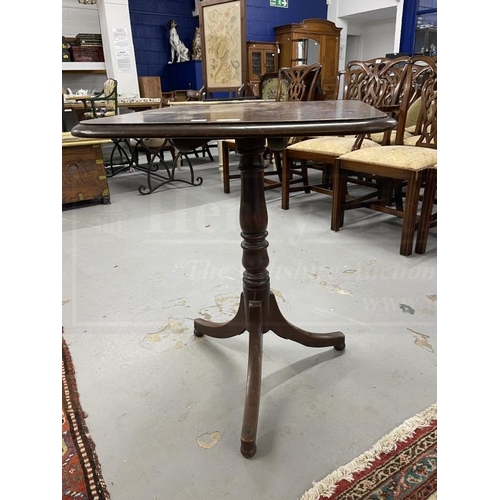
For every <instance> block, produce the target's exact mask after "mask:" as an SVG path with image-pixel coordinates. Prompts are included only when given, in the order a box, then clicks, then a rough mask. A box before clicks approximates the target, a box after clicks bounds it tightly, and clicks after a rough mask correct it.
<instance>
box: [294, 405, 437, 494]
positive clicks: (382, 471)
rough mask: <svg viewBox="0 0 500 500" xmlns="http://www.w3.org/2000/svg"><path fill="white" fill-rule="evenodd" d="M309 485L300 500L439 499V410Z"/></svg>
mask: <svg viewBox="0 0 500 500" xmlns="http://www.w3.org/2000/svg"><path fill="white" fill-rule="evenodd" d="M313 484H314V486H313V487H312V488H311V489H310V490H308V491H306V493H304V495H303V496H302V498H301V500H431V499H437V493H436V492H437V405H436V404H434V405H432V406H430V407H429V408H427V409H426V410H425V411H423V412H422V413H419V414H417V415H415V416H414V417H412V418H410V419H408V420H406V421H405V422H404V423H403V424H402V425H400V426H399V427H397V428H396V429H394V430H393V431H392V432H391V433H390V434H387V435H386V436H384V437H383V438H382V439H381V440H380V441H378V442H377V443H376V444H375V445H374V446H373V447H372V448H371V449H370V450H369V451H367V452H366V453H363V455H361V456H359V457H357V458H355V459H354V460H352V461H351V462H349V463H348V464H347V465H344V466H342V467H340V468H339V469H337V470H336V471H334V472H332V473H331V474H330V475H328V476H327V477H325V478H324V479H323V480H322V481H320V482H319V483H313Z"/></svg>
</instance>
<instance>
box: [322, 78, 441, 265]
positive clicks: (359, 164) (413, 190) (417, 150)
mask: <svg viewBox="0 0 500 500" xmlns="http://www.w3.org/2000/svg"><path fill="white" fill-rule="evenodd" d="M421 97H422V106H421V108H420V115H419V119H418V124H417V129H418V130H419V132H420V135H419V136H418V139H417V141H416V142H415V144H414V145H412V146H408V145H407V146H405V145H396V146H390V145H388V146H381V147H378V148H367V149H359V150H357V151H352V152H350V153H347V154H345V155H341V156H340V157H339V158H337V159H336V161H335V163H334V166H333V192H332V223H331V228H332V229H333V230H334V231H339V229H340V228H341V227H342V226H343V224H344V214H345V211H346V210H350V209H359V208H368V209H371V210H375V211H378V212H383V213H386V214H391V215H394V216H396V217H399V218H401V219H402V229H401V241H400V254H401V255H405V256H408V255H411V254H412V252H413V242H414V237H415V231H416V230H418V237H417V238H418V244H417V248H416V252H417V253H424V252H425V250H426V243H427V235H428V231H429V227H430V226H431V224H432V213H431V212H432V204H433V201H434V193H435V189H436V167H437V75H436V76H434V77H428V78H427V79H426V80H425V81H424V83H423V85H422V88H421ZM353 173H356V174H358V173H362V174H368V175H373V176H376V177H377V178H381V179H384V180H385V181H386V182H385V185H386V186H389V188H388V189H386V190H384V191H381V193H383V194H385V196H380V197H379V198H378V199H376V200H370V201H363V200H360V198H357V197H353V196H352V195H351V196H347V182H348V177H349V176H350V175H352V174H353ZM393 181H394V182H396V183H399V182H401V181H404V182H405V184H406V192H405V196H404V207H403V209H401V208H400V207H397V206H394V200H393V197H392V193H393V191H392V190H391V188H390V186H391V182H393ZM422 186H424V196H423V198H424V203H423V208H422V209H421V211H420V214H419V213H418V209H419V204H420V199H421V197H420V194H421V188H422Z"/></svg>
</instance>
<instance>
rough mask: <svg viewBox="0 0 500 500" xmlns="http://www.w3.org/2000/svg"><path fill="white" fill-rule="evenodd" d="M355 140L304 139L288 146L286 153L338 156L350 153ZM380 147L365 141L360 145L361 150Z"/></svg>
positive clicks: (334, 138) (348, 138)
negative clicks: (298, 152)
mask: <svg viewBox="0 0 500 500" xmlns="http://www.w3.org/2000/svg"><path fill="white" fill-rule="evenodd" d="M355 140H356V137H355V136H350V137H317V138H314V139H306V140H305V141H301V142H298V143H297V144H293V145H292V146H288V148H287V151H288V152H291V151H302V152H308V153H324V154H327V155H335V156H340V155H343V154H346V153H349V152H350V151H352V147H353V145H354V142H355ZM374 146H376V147H381V146H380V144H377V143H376V142H374V141H370V140H368V139H365V140H364V141H363V142H362V143H361V148H362V149H365V148H372V147H374Z"/></svg>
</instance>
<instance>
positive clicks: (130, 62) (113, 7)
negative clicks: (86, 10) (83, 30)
mask: <svg viewBox="0 0 500 500" xmlns="http://www.w3.org/2000/svg"><path fill="white" fill-rule="evenodd" d="M97 8H98V11H99V23H100V25H101V36H102V44H103V50H104V60H105V61H106V73H107V75H108V78H114V79H115V80H117V81H118V93H119V94H122V93H123V92H132V93H134V94H137V96H139V82H138V80H137V65H136V62H135V52H134V42H133V40H132V29H131V26H130V14H129V10H128V0H98V1H97Z"/></svg>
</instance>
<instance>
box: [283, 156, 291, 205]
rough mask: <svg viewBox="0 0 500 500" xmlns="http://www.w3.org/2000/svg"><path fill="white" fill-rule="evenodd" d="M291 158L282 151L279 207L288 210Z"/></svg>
mask: <svg viewBox="0 0 500 500" xmlns="http://www.w3.org/2000/svg"><path fill="white" fill-rule="evenodd" d="M291 161H292V160H291V159H290V158H288V155H287V154H286V149H285V150H284V151H283V164H282V166H281V208H282V209H283V210H288V209H289V208H290V169H291Z"/></svg>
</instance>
